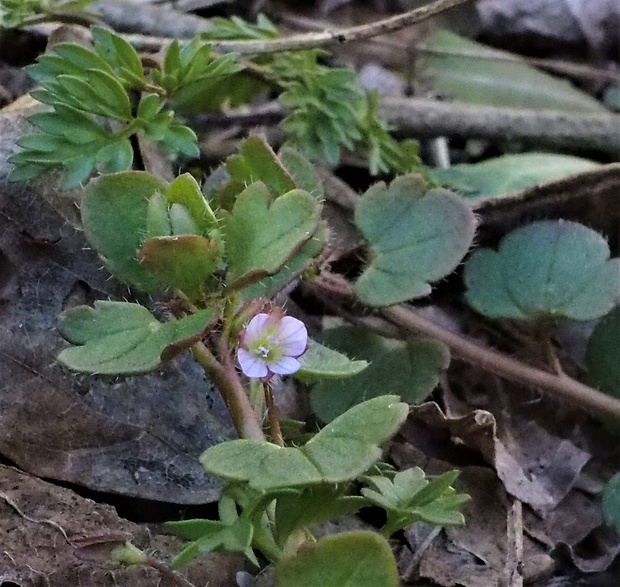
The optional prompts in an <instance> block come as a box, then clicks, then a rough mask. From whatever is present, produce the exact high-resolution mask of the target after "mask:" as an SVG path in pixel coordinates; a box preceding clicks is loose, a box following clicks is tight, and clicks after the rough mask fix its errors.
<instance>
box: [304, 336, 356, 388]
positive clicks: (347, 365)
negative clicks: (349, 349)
mask: <svg viewBox="0 0 620 587" xmlns="http://www.w3.org/2000/svg"><path fill="white" fill-rule="evenodd" d="M299 360H300V361H301V369H299V371H297V373H295V375H294V376H295V378H296V379H300V380H301V381H317V380H320V379H341V378H343V377H351V376H353V375H357V374H358V373H359V372H360V371H363V370H364V369H365V368H366V367H367V366H368V362H367V361H354V360H351V359H349V357H347V356H346V355H343V354H342V353H339V352H338V351H335V350H333V349H330V348H328V347H326V346H323V345H322V344H320V343H318V342H316V341H314V340H309V341H308V350H307V351H306V352H305V353H304V354H303V355H302V356H301V357H300V359H299Z"/></svg>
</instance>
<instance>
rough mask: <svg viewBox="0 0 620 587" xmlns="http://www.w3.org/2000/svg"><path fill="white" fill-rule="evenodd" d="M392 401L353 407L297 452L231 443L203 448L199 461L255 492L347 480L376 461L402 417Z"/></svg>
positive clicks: (382, 399) (380, 399)
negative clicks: (243, 483) (381, 446)
mask: <svg viewBox="0 0 620 587" xmlns="http://www.w3.org/2000/svg"><path fill="white" fill-rule="evenodd" d="M397 400H398V398H396V397H395V396H387V395H386V396H381V397H377V398H374V399H372V400H369V401H367V402H364V403H362V404H359V405H357V406H355V407H354V408H351V409H350V410H349V411H348V412H347V413H345V414H343V415H342V416H340V417H339V418H337V419H336V420H334V421H333V422H331V423H330V424H328V425H327V426H326V427H325V428H323V430H321V431H320V432H319V433H318V434H317V435H316V436H314V438H312V439H311V440H310V441H309V442H307V443H306V444H305V445H304V446H302V447H299V448H297V447H294V448H281V447H279V446H276V445H275V444H270V443H268V442H260V441H256V440H233V441H230V442H224V443H222V444H218V445H217V446H213V447H211V448H209V449H208V450H207V451H205V452H204V453H203V454H202V456H201V457H200V462H201V463H202V466H203V467H204V469H205V470H206V471H207V473H210V474H211V475H215V476H217V477H222V478H224V479H226V480H228V481H241V482H247V483H248V484H249V485H250V487H251V488H253V489H256V490H258V491H272V490H274V489H278V488H282V487H304V486H308V485H318V484H321V483H343V482H346V481H351V480H353V479H355V478H357V477H358V476H359V475H361V474H362V473H364V472H365V471H367V470H368V469H369V468H370V467H371V466H372V465H373V464H374V463H375V462H376V461H377V459H378V458H379V457H380V456H381V449H380V445H381V444H383V443H384V442H385V441H386V440H388V439H389V438H391V437H392V435H394V434H395V432H396V431H397V430H398V428H399V427H400V425H401V424H402V423H403V422H404V420H405V419H406V417H407V413H408V411H409V410H408V407H407V404H403V403H400V402H398V401H397Z"/></svg>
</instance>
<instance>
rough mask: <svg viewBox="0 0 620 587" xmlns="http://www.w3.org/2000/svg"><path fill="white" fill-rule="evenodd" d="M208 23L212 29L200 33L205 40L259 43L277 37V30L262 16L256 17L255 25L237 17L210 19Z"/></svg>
mask: <svg viewBox="0 0 620 587" xmlns="http://www.w3.org/2000/svg"><path fill="white" fill-rule="evenodd" d="M209 22H210V23H211V26H212V28H211V29H210V30H208V31H206V32H204V33H201V38H203V39H205V40H229V41H243V40H257V41H260V40H262V39H276V38H277V37H278V36H279V35H278V29H277V28H276V27H275V26H274V25H273V24H272V22H271V21H270V20H269V19H268V18H267V17H266V16H265V15H264V14H259V15H258V17H257V19H256V24H251V23H249V22H246V21H245V20H243V19H242V18H239V17H238V16H232V17H231V18H212V19H210V21H209Z"/></svg>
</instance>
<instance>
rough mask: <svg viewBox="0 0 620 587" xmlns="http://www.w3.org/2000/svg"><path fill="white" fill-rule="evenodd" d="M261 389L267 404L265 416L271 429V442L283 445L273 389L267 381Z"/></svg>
mask: <svg viewBox="0 0 620 587" xmlns="http://www.w3.org/2000/svg"><path fill="white" fill-rule="evenodd" d="M263 389H264V391H265V403H266V404H267V417H268V418H269V429H270V431H271V442H273V443H274V444H277V445H278V446H284V439H283V438H282V430H281V428H280V420H279V419H278V411H277V409H276V402H275V401H274V398H273V390H272V389H271V385H269V383H263Z"/></svg>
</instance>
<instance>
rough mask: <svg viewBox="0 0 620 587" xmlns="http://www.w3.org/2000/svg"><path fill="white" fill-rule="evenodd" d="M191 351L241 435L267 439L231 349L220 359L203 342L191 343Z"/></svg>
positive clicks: (242, 436)
mask: <svg viewBox="0 0 620 587" xmlns="http://www.w3.org/2000/svg"><path fill="white" fill-rule="evenodd" d="M221 354H222V353H220V355H221ZM192 355H193V356H194V358H195V359H196V361H198V363H199V364H200V366H201V367H202V368H203V369H204V370H205V373H206V374H207V376H208V377H209V379H210V380H211V381H212V382H213V384H214V385H215V386H216V387H217V389H218V390H219V392H220V394H221V395H222V398H223V399H224V403H225V404H226V406H227V408H228V411H229V413H230V416H231V418H232V421H233V424H234V425H235V429H236V430H237V433H238V434H239V437H240V438H251V439H254V440H265V435H264V434H263V429H262V427H261V425H260V422H259V421H258V418H257V416H256V414H255V413H254V410H253V409H252V406H251V405H250V402H249V400H248V396H247V394H246V392H245V389H244V387H243V385H242V384H241V381H240V379H239V375H238V374H237V371H236V369H235V365H234V363H233V362H232V359H231V358H230V353H229V352H228V351H227V352H226V353H225V354H224V356H221V357H220V360H221V361H222V362H220V361H218V360H217V359H216V358H215V356H214V355H213V353H212V352H211V351H210V350H209V349H208V348H207V347H206V346H205V344H204V343H202V342H198V343H196V344H194V345H193V346H192Z"/></svg>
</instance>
